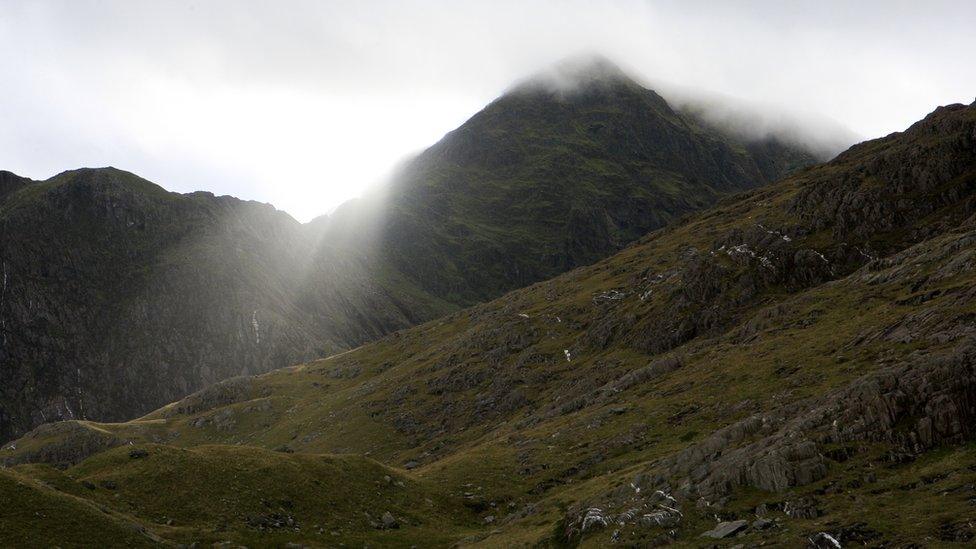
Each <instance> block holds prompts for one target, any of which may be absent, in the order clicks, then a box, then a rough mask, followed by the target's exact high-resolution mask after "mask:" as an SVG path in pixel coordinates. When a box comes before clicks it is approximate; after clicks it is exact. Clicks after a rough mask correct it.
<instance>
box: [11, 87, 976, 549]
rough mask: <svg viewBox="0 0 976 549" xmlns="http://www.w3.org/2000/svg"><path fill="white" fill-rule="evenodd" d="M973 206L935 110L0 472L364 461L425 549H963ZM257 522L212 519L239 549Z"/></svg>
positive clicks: (969, 171) (973, 153) (79, 427)
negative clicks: (348, 341) (520, 281)
mask: <svg viewBox="0 0 976 549" xmlns="http://www.w3.org/2000/svg"><path fill="white" fill-rule="evenodd" d="M974 214H976V105H973V106H969V107H964V106H961V105H954V106H950V107H943V108H940V109H938V110H936V111H935V112H934V113H932V114H931V115H929V116H928V117H927V118H926V119H925V120H923V121H921V122H919V123H917V124H916V125H914V126H913V127H912V128H910V129H909V130H907V131H906V132H904V133H902V134H895V135H892V136H889V137H887V138H884V139H880V140H876V141H872V142H868V143H864V144H862V145H859V146H857V147H854V148H852V149H851V150H849V151H848V152H846V153H844V154H842V155H840V156H839V157H838V158H837V159H835V160H834V161H832V162H830V163H828V164H825V165H822V166H818V167H815V168H811V169H809V170H806V171H803V172H801V173H799V174H797V175H795V176H793V177H791V178H788V179H786V180H784V181H782V182H781V183H779V184H776V185H774V186H771V187H768V188H764V189H760V190H756V191H752V192H750V193H747V194H745V195H742V196H740V197H737V198H736V199H733V200H728V201H725V202H723V203H721V204H719V205H718V206H716V207H715V208H712V209H710V210H708V211H706V212H704V213H702V214H699V215H695V216H691V217H689V218H687V219H686V220H684V221H683V222H681V223H678V224H675V225H672V226H670V227H668V228H666V229H664V230H660V231H656V232H653V233H651V234H649V235H648V236H646V237H645V238H643V239H641V240H640V241H639V242H638V243H636V244H635V245H633V246H630V247H628V248H626V249H625V250H624V251H622V252H621V253H618V254H616V255H614V256H612V257H610V258H608V259H606V260H604V261H600V262H598V263H596V264H594V265H592V266H590V267H585V268H581V269H577V270H574V271H571V272H569V273H566V274H564V275H562V276H559V277H557V278H554V279H552V280H550V281H546V282H543V283H539V284H535V285H532V286H529V287H527V288H524V289H521V290H517V291H514V292H512V293H510V294H508V295H506V296H504V297H503V298H500V299H497V300H495V301H492V302H490V303H486V304H483V305H478V306H475V307H472V308H469V309H466V310H464V311H460V312H458V313H454V314H452V315H450V316H448V317H444V318H441V319H438V320H435V321H432V322H429V323H427V324H424V325H421V326H418V327H416V328H412V329H409V330H404V331H400V332H396V333H394V334H392V335H390V336H388V337H386V338H384V339H383V340H381V341H379V342H376V343H374V344H370V345H367V346H364V347H362V348H359V349H356V350H353V351H350V352H347V353H343V354H340V355H336V356H333V357H331V358H328V359H324V360H319V361H314V362H309V363H306V364H302V365H298V366H294V367H290V368H285V369H282V370H277V371H274V372H271V373H268V374H265V375H261V376H258V377H244V378H235V379H232V380H228V381H226V382H223V383H220V384H217V385H214V386H212V387H210V388H208V389H206V390H204V391H201V392H199V393H196V394H194V395H191V396H190V397H188V398H186V399H183V400H181V401H178V402H175V403H173V404H171V405H169V406H166V407H164V408H161V409H160V410H157V411H155V412H153V413H151V414H149V415H147V416H146V417H144V418H141V419H138V420H135V421H131V422H127V423H120V424H95V423H90V422H67V423H60V424H52V425H47V426H43V427H41V428H39V429H37V430H35V431H34V432H32V433H30V434H28V435H27V436H25V437H23V438H22V439H20V440H17V441H15V442H14V443H13V444H12V445H8V446H6V447H5V448H4V449H3V450H0V459H3V460H4V462H5V463H7V464H8V465H15V464H18V463H25V462H44V463H52V464H56V465H60V466H63V467H68V469H67V471H68V474H69V475H72V474H75V475H85V474H91V473H89V472H90V471H101V473H99V474H104V475H108V476H113V478H114V476H115V475H124V474H126V471H127V470H129V468H130V467H131V461H130V458H127V457H126V456H127V453H126V452H128V451H129V448H132V447H131V446H129V443H133V444H135V445H136V447H139V448H141V447H143V445H146V444H148V443H154V444H161V445H162V446H153V447H152V448H153V449H151V450H150V453H151V454H152V452H160V453H164V454H165V455H182V454H180V452H184V451H186V452H198V451H201V452H203V451H205V452H211V451H216V450H212V448H214V446H212V445H214V444H222V445H231V446H230V447H229V448H228V447H226V446H223V447H221V448H226V449H225V450H221V451H226V452H233V453H237V452H240V453H242V454H247V453H248V452H257V453H258V454H259V455H262V456H269V455H270V456H286V457H289V459H299V456H304V457H301V459H310V460H315V459H321V457H320V456H321V455H322V454H336V453H338V454H355V455H360V456H368V457H369V459H372V460H376V461H377V462H379V463H383V464H386V466H388V467H393V468H395V469H396V470H397V471H398V473H396V474H398V475H400V476H401V477H402V478H404V479H408V480H413V481H415V482H417V483H419V485H421V486H426V487H429V489H430V490H432V491H433V492H434V494H436V495H439V496H440V497H441V498H443V500H442V501H444V503H443V505H446V506H450V505H456V503H455V502H457V501H460V502H461V504H462V505H463V507H464V509H465V511H461V510H459V508H455V510H451V509H446V510H445V511H444V512H445V513H446V514H447V515H446V516H450V518H451V521H453V522H451V523H450V524H449V525H444V526H443V527H441V528H439V529H435V530H437V531H438V532H440V533H441V534H443V535H444V536H445V537H443V538H438V539H435V538H430V539H429V540H427V541H425V542H424V543H421V545H431V546H436V545H450V544H452V543H454V542H455V541H460V543H461V544H462V545H480V546H486V547H503V546H504V547H511V546H565V545H570V546H576V545H578V546H583V547H600V546H605V545H607V544H608V543H611V542H614V541H615V542H618V543H621V544H625V545H633V546H646V545H648V544H650V545H654V544H663V543H673V544H676V545H678V546H691V547H695V546H702V545H706V546H707V545H710V544H718V545H719V546H729V547H731V546H733V545H736V544H742V543H746V544H748V543H752V542H755V543H757V544H758V543H763V544H766V545H774V546H805V545H807V544H808V543H815V544H819V545H818V546H829V544H830V543H831V542H830V541H829V539H828V537H827V536H829V538H832V539H836V540H840V541H841V542H842V543H843V544H844V545H845V546H847V545H851V544H861V543H864V544H867V545H870V546H878V547H880V546H887V547H890V546H908V545H910V544H916V545H923V546H949V545H952V544H958V545H960V546H962V545H966V544H970V543H971V542H972V541H973V540H974V539H976V529H974V526H973V524H972V522H971V520H969V519H968V518H967V517H969V516H971V515H972V510H973V501H974V498H976V489H974V484H973V483H974V481H976V469H974V468H973V466H972V463H973V458H974V457H976V446H974V444H973V440H974V436H976V431H974V428H973V425H976V404H974V403H976V370H974V368H976V324H974V323H973V319H974V318H976V305H974V304H976V299H974V297H976V268H974V267H976V223H974V219H976V218H974ZM110 448H115V449H114V450H111V449H110ZM181 448H182V449H185V450H181ZM256 448H265V449H270V450H277V453H268V452H265V451H263V450H257V449H256ZM106 449H109V450H106ZM235 459H236V458H235ZM330 459H331V458H330ZM79 463H80V465H78V464H79ZM142 463H145V464H147V466H148V464H149V462H148V461H147V462H142ZM376 467H379V465H376ZM244 469H246V467H245V468H242V469H240V470H235V471H239V472H238V473H237V474H244ZM42 470H49V469H42ZM177 470H178V471H179V473H180V474H181V475H184V476H185V477H186V479H185V480H186V482H187V483H188V485H192V484H193V482H194V480H197V481H201V482H202V479H203V478H206V476H207V475H205V474H203V473H201V472H200V471H201V470H200V469H198V468H197V466H195V465H192V466H191V465H185V466H184V465H180V466H179V467H177ZM13 471H14V472H15V473H17V474H20V475H25V476H27V477H29V478H42V477H40V476H39V475H40V473H38V472H37V471H38V469H36V466H27V465H16V466H15V467H14V469H13ZM208 474H209V473H208ZM221 474H223V473H221ZM367 476H368V475H367ZM79 478H80V477H79ZM121 478H124V476H123V477H121ZM147 478H149V477H148V476H147ZM357 479H358V480H357ZM147 482H149V484H148V486H150V487H151V488H146V490H147V492H150V491H152V490H153V489H156V490H158V489H160V488H161V487H163V486H166V483H163V482H156V481H154V480H148V481H147ZM346 482H349V483H350V484H348V485H347V487H348V488H347V489H348V490H365V488H363V486H364V485H367V484H368V483H365V482H361V476H357V475H355V474H353V475H351V476H350V478H349V479H347V480H346ZM252 483H253V484H254V485H259V483H258V480H257V479H247V480H246V481H245V485H251V484H252ZM120 485H121V484H120ZM188 493H192V491H188ZM428 497H430V499H432V500H433V501H435V502H436V501H438V500H437V499H436V498H435V497H434V496H428ZM95 498H96V496H95V495H91V496H90V497H89V498H88V499H89V500H90V501H94V500H95ZM161 502H162V503H160V504H159V505H161V507H158V508H155V510H154V511H153V512H154V513H155V514H164V515H166V516H170V515H171V514H172V513H175V512H176V510H175V508H176V506H175V504H173V505H169V504H167V503H166V502H167V500H166V499H165V498H161ZM139 505H150V503H148V502H147V503H144V504H139ZM153 505H155V504H153ZM250 505H252V503H249V502H248V501H243V500H242V501H241V503H240V504H239V507H240V509H239V510H238V505H237V504H233V503H232V504H230V507H228V511H227V513H229V514H231V513H232V512H231V511H230V509H231V508H233V509H235V510H234V511H233V513H236V515H235V517H234V518H231V519H229V520H228V521H227V532H228V533H227V535H228V536H231V535H234V536H239V537H234V538H233V539H235V540H237V539H241V540H245V539H253V538H249V537H248V536H251V535H254V533H255V532H254V528H253V526H251V525H250V524H249V523H248V522H247V520H246V516H247V512H249V511H246V509H251V507H249V506H250ZM387 505H392V504H391V503H387ZM116 508H117V509H119V512H125V513H127V516H128V517H140V516H142V515H139V513H140V512H142V511H138V509H140V508H139V507H138V505H136V506H134V507H133V508H132V509H133V510H132V511H131V512H129V511H124V510H123V509H122V508H119V507H113V509H116ZM374 515H375V514H374ZM760 519H761V520H760ZM24 520H27V519H22V520H20V521H18V522H17V524H18V527H19V528H34V527H37V525H36V524H32V523H31V522H30V521H29V520H27V522H26V523H25V522H24ZM184 520H186V519H184ZM417 520H418V521H419V522H421V523H423V518H422V517H421V518H418V519H417ZM734 520H744V521H746V522H745V523H744V524H743V525H742V526H741V527H742V528H743V530H742V531H741V532H740V534H741V535H735V534H733V535H732V536H731V537H729V538H723V539H721V540H714V539H711V538H702V537H701V534H702V533H704V532H706V531H709V530H710V529H712V528H714V527H716V525H717V524H718V522H719V521H724V522H730V521H734ZM767 521H768V522H767ZM209 524H210V523H208V522H206V521H203V522H201V523H195V524H194V525H192V526H188V527H187V530H185V531H183V532H182V533H181V534H180V535H182V536H184V537H182V538H179V539H186V540H189V539H204V540H209V539H211V538H210V537H207V536H209V535H210V534H209V533H208V532H209V531H208V528H209ZM349 528H350V532H351V534H350V535H352V532H359V534H357V535H362V536H365V537H361V538H351V539H356V540H357V541H359V540H367V541H369V540H372V541H373V542H376V543H385V542H387V541H390V542H391V543H392V540H391V539H386V538H381V537H376V536H381V535H383V534H382V533H378V532H375V531H373V530H370V529H369V528H367V527H366V526H363V525H359V526H358V527H357V526H356V525H355V524H351V525H350V527H349ZM357 528H359V529H358V530H357ZM153 532H154V533H155V534H156V535H161V536H170V534H168V533H167V531H166V529H160V528H157V529H153ZM167 539H177V537H175V534H173V535H172V536H171V538H169V537H168V538H167ZM281 539H284V538H281ZM295 539H299V538H298V537H295ZM300 539H301V541H302V542H303V543H310V544H313V545H321V546H330V542H328V541H325V542H322V541H318V540H315V539H311V540H310V539H308V538H300ZM825 544H828V545H825Z"/></svg>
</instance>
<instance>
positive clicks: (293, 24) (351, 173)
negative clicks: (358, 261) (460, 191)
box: [0, 0, 976, 221]
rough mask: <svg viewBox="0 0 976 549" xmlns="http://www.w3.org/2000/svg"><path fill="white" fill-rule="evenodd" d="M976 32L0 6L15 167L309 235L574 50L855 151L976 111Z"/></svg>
mask: <svg viewBox="0 0 976 549" xmlns="http://www.w3.org/2000/svg"><path fill="white" fill-rule="evenodd" d="M974 22H976V3H974V2H971V1H959V2H938V1H927V2H924V3H921V2H914V1H912V2H898V1H878V2H868V1H861V2H847V1H844V2H825V1H817V2H779V1H768V2H767V1H753V2H689V1H673V2H650V1H649V2H639V1H620V2H594V1H581V0H580V1H577V0H558V1H557V0H551V1H526V0H520V1H507V0H492V1H490V2H487V1H486V2H480V3H477V4H475V3H474V2H453V1H447V0H441V1H408V0H397V1H390V2H382V1H371V2H362V1H350V2H340V1H267V2H262V1H250V2H246V1H241V0H236V1H226V2H221V1H210V0H208V1H203V0H200V1H178V0H170V1H166V2H159V1H138V0H119V1H115V2H113V1H107V0H105V1H84V0H65V1H62V2H56V1H43V0H39V1H32V2H27V1H24V2H18V1H15V0H0V81H2V82H3V84H2V90H3V91H2V95H0V97H2V101H0V124H2V127H3V131H2V133H0V169H6V170H10V171H13V172H15V173H18V174H20V175H25V176H28V177H33V178H36V179H44V178H47V177H50V176H52V175H54V174H56V173H58V172H60V171H63V170H66V169H71V168H77V167H82V166H92V167H94V166H106V165H113V166H116V167H118V168H122V169H126V170H129V171H132V172H135V173H137V174H139V175H141V176H143V177H146V178H147V179H150V180H152V181H155V182H157V183H159V184H161V185H163V186H164V187H166V188H167V189H170V190H174V191H180V192H188V191H193V190H208V191H211V192H214V193H217V194H232V195H235V196H238V197H241V198H246V199H253V200H259V201H262V202H271V203H273V204H275V205H276V206H277V207H279V208H281V209H283V210H285V211H287V212H289V213H291V214H292V215H293V216H294V217H296V218H297V219H299V220H302V221H307V220H309V219H311V218H312V217H314V216H316V215H319V214H323V213H327V212H329V211H331V210H333V209H334V208H335V207H337V206H338V205H339V204H340V203H342V202H343V201H345V200H347V199H349V198H352V197H354V196H356V195H358V194H359V193H361V192H362V190H363V189H364V188H367V187H368V186H370V185H373V184H376V183H377V182H380V181H382V180H383V179H384V178H385V177H387V175H388V174H389V173H390V172H391V171H392V170H393V169H394V168H395V166H396V165H397V164H398V163H399V162H400V161H401V160H402V159H403V158H404V157H406V156H408V155H409V154H411V153H414V152H416V151H418V150H420V149H422V148H424V147H426V146H428V145H430V144H432V143H433V142H435V141H436V140H437V139H439V138H440V137H441V136H442V135H443V134H444V133H445V132H447V131H449V130H451V129H453V128H454V127H456V126H458V125H459V124H461V123H463V122H464V120H465V119H466V118H467V117H469V116H470V115H472V114H473V113H475V112H476V111H478V110H479V109H480V108H481V107H483V106H484V105H485V104H486V103H487V102H489V101H490V100H492V99H493V98H494V97H496V96H497V95H499V94H500V93H501V92H502V91H504V90H505V89H506V88H507V87H509V86H510V85H511V84H512V82H513V81H516V80H518V79H519V78H522V77H524V76H526V75H527V74H530V73H532V72H534V71H536V70H538V69H540V68H542V67H546V66H548V65H550V64H551V63H553V62H555V61H557V60H559V59H562V58H564V57H566V56H570V55H573V54H576V53H579V52H599V53H601V54H602V55H604V56H606V57H608V58H609V59H611V60H613V61H615V62H618V63H619V64H620V65H621V66H623V67H624V68H626V69H628V70H629V71H631V72H633V73H635V74H636V75H638V76H640V77H642V79H643V81H644V82H647V83H649V84H650V85H655V87H658V88H659V91H662V93H663V94H664V95H665V97H668V98H669V99H676V100H679V101H680V100H682V99H683V97H686V96H687V95H695V94H698V93H703V94H706V95H707V96H709V97H727V98H731V99H734V100H736V101H743V102H746V103H749V104H751V105H755V106H759V107H760V108H762V109H765V108H768V109H769V110H770V111H771V112H789V113H794V114H796V115H797V116H799V117H800V119H807V120H822V121H828V122H829V123H827V124H825V126H824V127H844V128H846V129H847V131H846V132H842V134H838V136H837V137H836V138H837V139H840V140H841V141H846V142H845V143H844V145H847V144H850V142H853V141H856V140H857V139H858V138H867V137H877V136H881V135H885V134H887V133H890V132H892V131H898V130H902V129H904V128H905V127H906V126H907V125H908V124H909V123H910V122H912V121H914V120H917V119H919V118H921V117H922V116H924V115H925V114H926V113H928V112H929V111H931V110H932V109H933V108H934V107H935V106H937V105H940V104H947V103H954V102H965V103H969V102H972V101H973V98H974V95H976V63H973V59H972V56H973V54H974V53H976V33H974V32H973V31H972V24H973V23H974ZM669 93H670V94H671V96H669V95H668V94H669ZM675 96H678V97H675ZM831 125H832V126H831Z"/></svg>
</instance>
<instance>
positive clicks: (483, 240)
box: [330, 57, 817, 305]
mask: <svg viewBox="0 0 976 549" xmlns="http://www.w3.org/2000/svg"><path fill="white" fill-rule="evenodd" d="M553 71H554V72H555V73H556V75H555V77H558V80H559V82H558V83H557V82H554V81H553V77H554V76H553V75H549V74H548V73H544V74H540V75H536V76H534V77H532V78H530V79H528V80H527V81H525V82H522V83H521V84H519V85H517V86H515V87H514V88H512V89H511V90H509V91H508V92H507V93H505V94H504V95H502V96H501V97H499V98H498V99H496V100H495V101H493V102H492V103H491V104H489V105H488V106H487V107H485V108H484V109H483V110H482V111H481V112H479V113H477V114H475V115H474V116H473V117H471V119H469V120H468V121H467V122H465V123H464V124H463V125H461V126H460V127H459V128H457V129H456V130H454V131H452V132H450V133H448V134H447V135H446V136H445V137H444V138H443V139H442V140H441V141H440V142H438V143H437V144H435V145H434V146H432V147H431V148H429V149H428V150H426V151H424V152H423V153H421V154H420V155H418V156H417V157H416V158H415V159H413V160H411V161H410V162H408V163H407V164H406V165H405V166H404V167H403V168H402V169H401V170H400V173H399V174H398V175H397V177H396V178H395V179H394V182H393V184H392V185H391V186H390V188H388V189H385V190H384V192H383V193H382V196H381V197H380V196H377V197H373V198H374V200H375V201H378V202H381V205H378V204H375V203H373V202H371V200H370V199H366V200H363V201H360V202H356V203H352V204H350V205H348V207H346V208H342V209H340V210H339V212H337V214H336V215H335V216H334V217H333V219H332V222H333V224H332V227H331V229H330V230H331V231H332V232H333V234H344V233H349V232H353V233H356V234H359V233H363V232H366V233H368V234H369V235H370V236H371V237H372V238H373V239H374V240H375V242H374V246H378V248H379V250H380V252H379V253H380V254H382V257H383V258H384V259H386V260H388V261H390V262H391V264H392V266H393V268H395V269H396V270H397V271H398V272H401V273H403V274H404V275H405V276H406V277H408V278H409V279H410V280H413V281H415V282H416V284H418V285H419V286H421V287H423V288H425V289H427V290H428V291H429V292H430V293H432V294H434V295H437V296H440V297H443V298H446V299H448V300H450V301H452V302H455V303H459V304H464V305H469V304H472V303H475V302H479V301H484V300H486V299H489V298H495V297H498V296H499V295H501V294H502V293H504V292H506V291H510V290H513V289H515V288H518V287H521V286H524V285H526V284H529V283H533V282H537V281H540V280H543V279H546V278H551V277H553V276H555V275H557V274H559V273H561V272H564V271H566V270H569V269H571V268H574V267H578V266H581V265H587V264H590V263H593V262H594V261H597V260H599V259H602V258H604V257H606V256H608V255H610V254H611V253H614V252H616V251H618V250H620V249H621V248H623V247H624V246H625V245H627V244H629V243H630V242H633V241H634V240H636V239H637V238H639V237H641V236H643V235H644V234H646V233H647V232H648V231H650V230H653V229H657V228H660V227H662V226H664V225H666V224H668V223H669V222H671V221H673V220H675V219H677V218H679V217H680V216H682V215H683V214H686V213H688V212H692V211H695V210H699V209H701V208H703V207H706V206H709V205H712V204H714V203H715V202H716V201H717V200H718V199H719V198H721V197H723V196H726V195H728V194H730V193H734V192H739V191H743V190H746V189H752V188H755V187H758V186H760V185H764V184H766V183H770V182H772V181H776V180H778V179H780V178H781V177H782V176H784V175H786V174H787V173H790V172H792V171H793V170H795V169H797V168H799V167H802V166H806V165H809V164H812V163H814V162H815V161H816V160H817V159H816V158H815V157H814V155H813V154H811V153H810V152H808V151H807V149H805V148H804V147H803V146H801V145H795V144H791V143H786V142H782V141H779V140H777V139H776V138H766V139H762V140H758V139H757V140H749V139H744V138H742V137H740V136H736V135H734V134H732V133H731V132H723V131H719V130H717V129H715V128H713V127H711V126H708V125H706V124H704V123H702V121H701V120H700V119H699V118H698V117H696V116H695V115H692V114H688V113H683V112H679V111H677V110H675V109H673V108H672V107H671V105H669V104H668V102H667V101H665V100H664V99H663V98H662V97H661V96H659V95H658V94H657V93H655V92H654V91H653V90H650V89H646V88H644V87H642V86H641V85H640V84H638V83H637V82H635V81H634V80H633V79H631V78H630V77H629V76H628V75H626V74H624V73H623V72H622V71H621V70H620V69H618V68H617V67H616V66H614V65H613V64H611V63H610V62H609V61H607V60H605V59H600V58H588V57H587V58H581V59H574V60H570V61H567V62H566V63H565V64H564V65H560V66H557V67H555V68H554V69H553ZM739 135H741V134H739ZM370 208H377V209H381V210H382V216H379V217H380V220H379V226H378V227H373V228H372V229H373V230H372V231H363V230H362V229H361V228H360V225H359V223H361V222H362V220H363V218H366V219H371V218H373V217H377V216H371V215H364V213H363V212H369V211H370ZM373 231H375V233H374V232H373ZM352 236H353V237H355V236H356V235H355V234H354V235H352ZM352 240H353V241H354V242H361V241H362V239H357V238H352Z"/></svg>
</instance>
